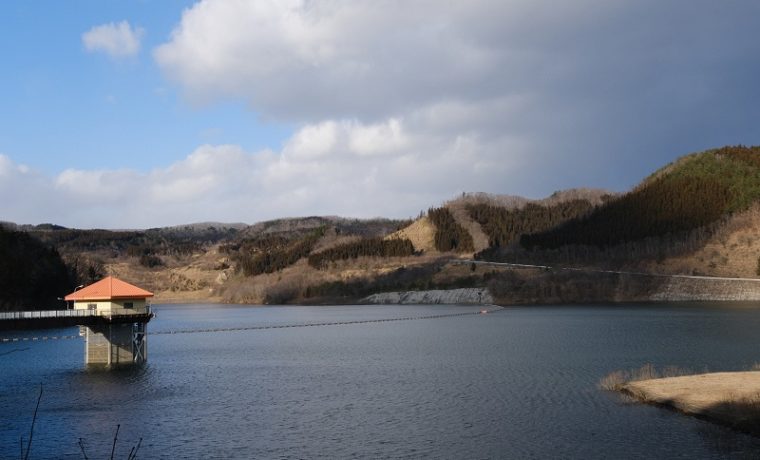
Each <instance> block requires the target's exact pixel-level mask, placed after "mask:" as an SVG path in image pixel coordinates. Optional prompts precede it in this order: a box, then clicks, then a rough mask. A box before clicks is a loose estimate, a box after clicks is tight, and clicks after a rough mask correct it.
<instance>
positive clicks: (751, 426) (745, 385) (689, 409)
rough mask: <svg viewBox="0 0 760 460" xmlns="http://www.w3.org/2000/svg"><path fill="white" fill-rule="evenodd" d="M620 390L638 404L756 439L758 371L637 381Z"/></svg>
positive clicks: (759, 401) (759, 427) (759, 422)
mask: <svg viewBox="0 0 760 460" xmlns="http://www.w3.org/2000/svg"><path fill="white" fill-rule="evenodd" d="M621 390H622V391H623V392H625V393H627V394H629V395H631V396H633V397H635V398H637V399H639V400H640V401H642V402H646V403H650V404H658V405H664V406H668V407H672V408H674V409H677V410H679V411H681V412H684V413H686V414H689V415H694V416H697V417H700V418H704V419H706V420H710V421H713V422H717V423H720V424H723V425H727V426H730V427H732V428H736V429H738V430H740V431H744V432H747V433H751V434H754V435H760V371H751V372H716V373H709V374H698V375H687V376H681V377H668V378H659V379H651V380H640V381H636V382H628V383H626V384H624V385H623V386H622V387H621Z"/></svg>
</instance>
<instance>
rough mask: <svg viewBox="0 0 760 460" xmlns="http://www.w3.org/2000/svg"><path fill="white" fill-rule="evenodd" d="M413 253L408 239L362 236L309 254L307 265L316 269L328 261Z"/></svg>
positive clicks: (412, 246)
mask: <svg viewBox="0 0 760 460" xmlns="http://www.w3.org/2000/svg"><path fill="white" fill-rule="evenodd" d="M414 254H415V251H414V245H412V242H411V241H409V240H408V239H400V238H393V239H388V240H385V239H383V238H381V237H373V238H362V239H360V240H358V241H352V242H350V243H344V244H341V245H338V246H335V247H333V248H330V249H326V250H324V251H320V252H317V253H314V254H311V255H310V256H309V265H311V266H312V267H314V268H316V269H324V268H327V266H328V264H329V263H330V262H335V261H338V260H345V259H356V258H358V257H362V256H366V257H406V256H412V255H414Z"/></svg>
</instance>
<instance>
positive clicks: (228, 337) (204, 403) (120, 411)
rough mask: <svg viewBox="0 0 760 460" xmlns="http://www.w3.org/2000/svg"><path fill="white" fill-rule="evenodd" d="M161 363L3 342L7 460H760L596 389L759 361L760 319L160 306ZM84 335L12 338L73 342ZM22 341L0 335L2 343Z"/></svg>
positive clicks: (652, 308)
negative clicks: (646, 375)
mask: <svg viewBox="0 0 760 460" xmlns="http://www.w3.org/2000/svg"><path fill="white" fill-rule="evenodd" d="M154 310H155V311H156V312H157V318H156V319H155V320H153V321H152V322H151V323H150V324H149V327H148V330H149V338H148V363H147V364H146V365H145V366H143V367H141V368H137V369H131V370H119V371H110V372H106V371H93V370H89V371H88V370H86V369H85V368H84V365H83V362H84V358H83V354H84V342H83V340H81V339H76V340H55V341H46V342H18V343H10V344H2V343H0V458H18V455H19V437H20V436H24V438H25V439H26V438H27V437H28V434H29V427H30V424H31V420H32V414H33V412H34V406H35V403H36V401H37V396H38V392H39V386H40V384H42V386H43V395H42V400H41V403H40V409H39V414H38V416H37V422H36V425H35V432H34V440H33V444H32V452H31V455H30V458H35V459H41V458H83V457H82V454H81V451H80V447H79V446H78V444H77V442H78V440H79V438H83V439H84V445H85V448H86V452H87V455H88V456H89V457H90V458H108V457H109V455H110V452H111V448H112V444H113V435H114V431H115V430H116V425H117V424H119V425H120V431H119V436H118V441H117V445H116V455H115V457H114V458H120V459H125V458H127V456H128V454H129V450H130V448H131V447H132V446H134V445H135V444H137V442H138V440H139V438H143V440H142V444H141V446H140V450H139V453H138V458H218V459H232V458H240V459H246V458H330V459H334V458H456V459H460V458H578V459H589V458H673V457H682V458H757V457H758V456H760V439H757V438H753V437H750V436H746V435H743V434H740V433H735V432H733V431H731V430H728V429H725V428H722V427H718V426H714V425H712V424H710V423H708V422H704V421H701V420H697V419H694V418H691V417H687V416H683V415H680V414H678V413H676V412H674V411H670V410H667V409H662V408H657V407H650V406H646V405H641V404H637V403H633V402H630V401H627V400H626V399H624V398H623V397H621V396H619V395H617V394H614V393H609V392H605V391H602V390H600V389H598V387H597V384H598V382H599V380H600V379H601V378H602V377H603V376H605V375H606V374H608V373H609V372H611V371H614V370H618V369H634V368H638V367H641V366H642V365H644V364H646V363H652V364H653V365H655V366H657V367H658V368H662V367H664V366H670V365H673V366H679V367H683V368H690V369H694V370H696V371H702V370H705V369H707V370H710V371H722V370H745V369H747V368H748V367H749V366H751V365H752V364H753V363H755V362H758V361H760V307H753V306H736V305H734V306H709V305H641V306H585V307H580V306H558V307H515V308H506V309H504V310H501V311H498V312H494V313H490V314H486V315H467V316H455V317H444V318H437V319H418V320H408V321H394V322H379V323H362V324H346V325H329V326H312V327H293V328H282V329H264V330H261V329H259V330H246V331H235V332H206V333H185V334H153V335H150V333H151V332H154V333H155V332H166V331H171V330H180V329H198V328H226V327H254V326H266V325H289V324H308V323H323V322H340V321H363V320H370V319H391V318H401V317H408V316H427V315H437V314H449V313H461V312H476V311H478V310H479V308H477V307H463V306H330V307H248V306H227V305H224V306H216V305H214V306H212V305H172V306H170V305H156V306H154ZM75 333H76V329H64V330H55V331H50V330H48V331H43V332H39V331H37V332H34V331H32V332H25V333H16V334H15V335H24V334H26V335H68V334H75ZM9 335H10V334H4V333H0V337H7V336H9Z"/></svg>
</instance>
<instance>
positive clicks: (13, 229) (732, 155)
mask: <svg viewBox="0 0 760 460" xmlns="http://www.w3.org/2000/svg"><path fill="white" fill-rule="evenodd" d="M2 226H3V227H4V228H5V229H6V230H4V231H5V234H6V235H13V237H12V238H14V239H15V240H14V241H17V240H18V241H20V240H23V241H24V244H27V245H33V246H34V245H36V246H34V247H35V248H36V249H30V251H38V252H39V251H42V252H45V251H47V252H46V254H47V256H46V257H48V259H49V260H50V261H51V262H50V263H44V264H40V267H47V268H44V271H46V272H47V271H50V272H51V273H52V272H55V273H63V271H66V272H67V273H68V274H69V277H70V279H69V284H68V285H69V286H70V285H76V284H80V283H88V282H91V281H93V280H96V279H98V278H100V277H102V276H103V275H105V274H107V273H110V274H114V275H116V276H119V277H122V278H124V279H127V280H129V281H130V282H133V283H137V284H139V285H142V286H145V287H146V288H148V289H150V290H152V291H153V292H155V293H156V299H155V300H156V302H159V303H160V302H192V301H203V302H234V303H287V302H296V303H319V302H329V303H335V302H355V301H357V300H358V299H359V298H362V297H364V296H366V295H369V294H373V293H375V292H381V291H398V290H419V289H445V288H462V287H484V286H488V287H489V289H490V290H491V292H492V293H494V295H495V296H496V298H497V300H498V301H499V302H501V303H536V302H538V303H542V302H573V301H577V302H583V301H609V300H647V299H655V298H668V297H667V295H670V294H667V295H666V294H663V293H666V292H672V291H673V286H669V287H668V286H665V284H663V283H662V282H660V281H661V280H662V279H661V278H657V279H656V278H642V277H638V278H631V277H620V276H617V277H616V276H611V275H604V276H602V275H599V274H594V272H593V271H592V272H567V271H565V272H546V271H541V270H538V271H535V270H533V271H531V270H523V271H513V270H504V269H498V268H495V267H481V266H476V265H470V264H461V263H459V264H457V263H452V262H456V261H461V260H467V259H470V258H473V257H474V258H476V259H480V260H484V261H497V262H513V263H514V262H516V263H535V264H539V265H551V266H555V267H574V268H588V269H591V270H598V269H616V270H629V271H642V272H650V273H659V274H686V275H716V276H726V277H754V276H757V275H758V274H759V273H760V271H759V270H760V261H758V258H759V257H760V230H758V229H760V148H758V147H743V146H736V147H723V148H720V149H713V150H708V151H705V152H701V153H695V154H691V155H687V156H685V157H682V158H680V159H678V160H676V161H674V162H673V163H671V164H669V165H667V166H665V167H663V168H661V169H660V170H658V171H656V172H654V173H653V174H651V175H650V176H649V177H647V178H645V179H644V180H643V181H642V182H641V183H640V184H639V185H638V186H636V187H635V188H633V189H632V190H631V191H629V192H627V193H623V194H617V193H611V192H608V191H604V190H595V189H573V190H566V191H559V192H555V193H554V194H552V195H551V196H549V197H547V198H543V199H539V200H532V199H528V198H523V197H517V196H511V195H491V194H483V193H469V194H467V193H466V194H462V195H461V196H459V197H456V198H455V199H452V200H449V201H447V202H445V203H443V204H442V205H440V206H439V207H431V208H430V209H429V210H428V211H427V213H424V214H423V215H420V216H419V217H418V218H417V219H415V220H392V219H383V218H376V219H348V218H342V217H335V216H310V217H303V218H287V219H277V220H272V221H267V222H260V223H256V224H254V225H246V224H224V223H218V222H205V223H197V224H189V225H181V226H175V227H167V228H153V229H147V230H120V231H109V230H97V229H93V230H79V229H69V228H64V227H61V226H57V225H53V224H43V225H38V226H28V225H16V224H12V223H4V224H3V225H2ZM3 241H5V242H3V243H2V244H3V245H5V246H4V247H5V248H6V250H5V252H2V249H3V248H2V247H0V262H2V265H3V266H4V267H8V266H17V267H21V268H19V269H18V270H16V273H14V274H13V276H20V277H21V278H24V279H30V280H33V279H37V278H38V274H36V273H37V272H36V271H35V270H37V268H36V267H31V266H28V265H23V264H20V262H17V260H18V253H19V251H20V250H18V249H10V250H9V249H8V248H16V246H14V244H18V243H9V242H8V241H10V240H8V238H7V237H6V239H5V240H3ZM30 253H32V252H30ZM12 254H16V256H15V257H16V259H13V258H12V257H14V256H12ZM56 256H57V257H58V259H60V260H62V261H63V262H62V263H65V265H64V266H63V267H64V270H63V271H61V262H55V258H56ZM2 258H5V259H2ZM48 259H46V260H48ZM6 260H7V261H8V262H7V263H6ZM41 260H42V259H41ZM56 264H57V265H56ZM37 271H39V270H37ZM5 276H6V277H7V276H10V275H9V274H8V273H6V274H5ZM657 280H660V281H657ZM57 289H59V290H60V289H61V288H57ZM47 295H48V296H49V295H50V294H47ZM56 295H57V296H60V293H58V294H56ZM700 295H704V293H703V294H700ZM706 295H707V296H708V297H709V293H708V294H706ZM724 297H725V296H724ZM3 301H4V302H5V303H3V305H11V306H12V305H17V304H18V302H16V303H15V304H14V302H13V301H10V300H8V299H3Z"/></svg>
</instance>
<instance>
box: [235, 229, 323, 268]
mask: <svg viewBox="0 0 760 460" xmlns="http://www.w3.org/2000/svg"><path fill="white" fill-rule="evenodd" d="M324 232H325V228H324V227H321V228H318V229H316V230H314V231H312V232H310V233H309V234H307V235H306V236H304V237H302V238H296V239H288V238H285V237H281V236H272V235H266V236H263V237H260V238H255V239H252V240H246V241H243V242H242V243H241V244H240V245H239V246H238V247H237V248H236V249H235V246H232V245H229V246H227V247H226V248H224V249H223V251H226V252H228V253H229V254H230V255H231V259H232V261H233V262H235V264H236V269H237V270H240V271H242V272H243V274H244V275H246V276H256V275H261V274H263V273H274V272H276V271H279V270H282V269H285V268H287V267H289V266H291V265H293V264H294V263H296V262H298V261H299V260H300V259H302V258H304V257H308V256H309V254H310V253H311V250H312V249H313V247H314V245H315V244H316V243H317V241H319V239H320V238H321V237H322V236H323V235H324Z"/></svg>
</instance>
